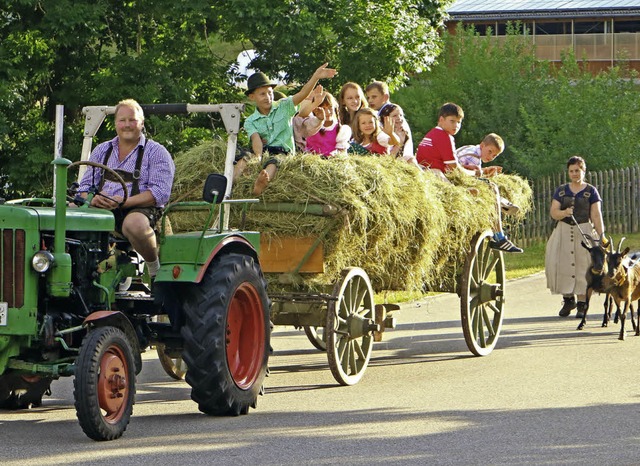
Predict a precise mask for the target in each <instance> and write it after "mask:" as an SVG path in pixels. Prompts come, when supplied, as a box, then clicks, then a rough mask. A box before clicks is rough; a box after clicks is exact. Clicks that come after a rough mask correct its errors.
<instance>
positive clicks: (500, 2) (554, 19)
mask: <svg viewBox="0 0 640 466" xmlns="http://www.w3.org/2000/svg"><path fill="white" fill-rule="evenodd" d="M447 12H448V14H449V20H448V22H447V28H448V29H449V31H451V32H454V31H455V28H456V26H457V24H459V23H462V24H465V25H474V27H475V29H476V31H478V32H479V33H480V34H481V35H484V36H486V35H491V36H492V37H494V38H495V40H500V37H504V36H505V34H506V31H507V24H508V23H515V22H518V23H520V24H521V25H522V33H523V34H524V35H525V36H526V37H528V38H530V39H531V41H532V42H533V43H534V44H535V46H536V55H537V57H538V58H539V59H542V60H548V61H550V62H559V61H560V60H561V58H562V53H563V51H566V50H573V51H574V52H575V56H576V58H577V59H578V60H585V61H586V62H587V63H588V66H589V69H590V70H592V71H594V72H597V71H599V70H604V69H607V68H609V67H611V66H615V65H627V66H629V67H631V68H634V69H638V70H640V1H638V0H636V1H630V0H608V1H603V0H598V1H596V0H564V1H563V0H556V1H553V0H456V1H455V2H454V3H453V4H452V5H451V7H449V9H448V10H447Z"/></svg>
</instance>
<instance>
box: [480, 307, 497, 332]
mask: <svg viewBox="0 0 640 466" xmlns="http://www.w3.org/2000/svg"><path fill="white" fill-rule="evenodd" d="M482 319H483V320H484V324H485V325H486V327H487V332H489V336H490V337H493V336H494V335H495V334H496V331H495V329H494V328H493V323H492V322H491V319H490V318H489V313H488V312H487V307H486V306H484V305H483V306H482Z"/></svg>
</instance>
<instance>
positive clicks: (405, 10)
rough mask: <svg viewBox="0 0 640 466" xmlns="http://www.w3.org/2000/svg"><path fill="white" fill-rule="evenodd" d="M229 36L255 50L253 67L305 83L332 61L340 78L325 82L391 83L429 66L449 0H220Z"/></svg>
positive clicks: (334, 84)
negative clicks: (320, 68) (381, 80)
mask: <svg viewBox="0 0 640 466" xmlns="http://www.w3.org/2000/svg"><path fill="white" fill-rule="evenodd" d="M219 3H220V11H222V12H224V13H223V15H222V17H221V24H222V25H223V26H222V30H223V32H224V37H225V38H227V39H228V40H237V41H243V42H245V43H246V44H247V46H248V47H249V46H250V47H251V48H255V50H256V51H257V53H258V58H257V59H256V60H255V63H254V66H255V67H256V68H257V69H260V70H262V71H264V72H265V73H267V74H271V75H275V73H276V72H281V71H284V72H286V75H287V77H288V79H289V80H291V81H293V82H300V83H303V82H305V81H306V80H307V79H308V78H309V76H311V74H312V73H313V72H314V71H315V69H316V68H317V67H318V66H319V65H320V64H322V63H324V62H328V63H329V64H330V66H332V67H333V68H337V69H338V71H339V76H340V79H338V80H335V79H334V80H333V81H331V82H328V83H327V86H328V87H329V88H330V89H333V90H336V89H337V88H339V86H340V84H341V83H344V82H346V81H355V82H358V83H368V82H370V81H371V80H373V79H376V78H377V79H383V80H386V81H388V82H389V83H390V84H391V85H392V87H393V86H394V85H396V84H400V83H402V82H404V81H406V80H407V78H408V77H409V76H410V75H411V74H413V73H416V72H420V71H423V70H425V69H427V68H428V67H429V65H430V64H431V62H432V60H433V58H434V57H435V56H436V55H437V54H438V51H439V44H440V39H439V35H438V32H439V29H440V28H441V26H442V24H443V19H444V8H445V5H446V4H447V3H450V2H449V1H438V0H428V1H417V0H391V1H390V0H324V1H321V2H320V1H317V0H301V1H296V2H291V1H288V0H242V1H239V0H222V1H220V2H219Z"/></svg>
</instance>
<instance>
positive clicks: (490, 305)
mask: <svg viewBox="0 0 640 466" xmlns="http://www.w3.org/2000/svg"><path fill="white" fill-rule="evenodd" d="M486 304H487V306H489V307H490V308H491V310H492V311H493V312H495V313H496V314H500V313H501V312H502V311H501V310H500V309H498V307H497V306H496V305H495V304H494V303H492V302H488V303H486Z"/></svg>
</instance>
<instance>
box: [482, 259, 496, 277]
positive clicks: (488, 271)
mask: <svg viewBox="0 0 640 466" xmlns="http://www.w3.org/2000/svg"><path fill="white" fill-rule="evenodd" d="M498 259H499V258H498V256H497V254H494V255H493V256H492V258H491V262H490V263H489V264H488V266H487V268H486V269H485V274H484V276H483V278H484V279H485V280H486V279H487V277H488V276H489V274H491V272H493V269H495V268H496V265H497V264H498Z"/></svg>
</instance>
